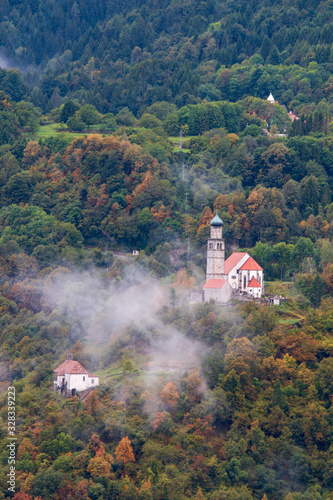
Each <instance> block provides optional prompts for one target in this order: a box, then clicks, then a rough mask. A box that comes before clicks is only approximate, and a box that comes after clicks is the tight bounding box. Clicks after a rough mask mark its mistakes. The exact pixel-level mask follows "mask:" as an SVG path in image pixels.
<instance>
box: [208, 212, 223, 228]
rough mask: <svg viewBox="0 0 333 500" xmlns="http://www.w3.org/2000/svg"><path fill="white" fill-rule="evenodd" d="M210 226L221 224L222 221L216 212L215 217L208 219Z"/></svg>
mask: <svg viewBox="0 0 333 500" xmlns="http://www.w3.org/2000/svg"><path fill="white" fill-rule="evenodd" d="M210 225H211V226H223V221H222V219H220V217H219V216H218V215H217V214H216V215H215V217H213V219H212V220H211V221H210Z"/></svg>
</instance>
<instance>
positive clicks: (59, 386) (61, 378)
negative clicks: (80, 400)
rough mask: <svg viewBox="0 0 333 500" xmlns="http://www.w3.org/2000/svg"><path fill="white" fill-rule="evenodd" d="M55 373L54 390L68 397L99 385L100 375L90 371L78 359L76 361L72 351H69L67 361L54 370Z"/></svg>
mask: <svg viewBox="0 0 333 500" xmlns="http://www.w3.org/2000/svg"><path fill="white" fill-rule="evenodd" d="M53 373H54V382H53V385H54V390H56V391H58V392H59V393H62V394H64V395H65V396H67V397H70V396H74V395H75V394H76V392H81V391H85V390H86V389H90V388H92V387H97V386H98V385H99V377H98V375H94V374H92V373H89V372H88V370H86V369H85V368H84V367H83V366H82V365H81V364H80V363H79V362H78V361H74V360H73V355H72V354H71V353H68V355H67V359H66V361H64V362H63V363H61V365H59V366H58V367H57V368H56V369H55V370H53Z"/></svg>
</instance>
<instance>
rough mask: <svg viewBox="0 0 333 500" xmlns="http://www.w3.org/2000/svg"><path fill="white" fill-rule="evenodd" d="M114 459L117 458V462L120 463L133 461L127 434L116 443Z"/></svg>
mask: <svg viewBox="0 0 333 500" xmlns="http://www.w3.org/2000/svg"><path fill="white" fill-rule="evenodd" d="M116 459H117V462H119V463H121V464H127V463H129V462H135V457H134V453H133V448H132V445H131V441H130V439H129V438H128V436H125V437H124V438H123V439H122V440H121V441H120V443H119V444H118V446H117V449H116Z"/></svg>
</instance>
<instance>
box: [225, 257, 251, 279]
mask: <svg viewBox="0 0 333 500" xmlns="http://www.w3.org/2000/svg"><path fill="white" fill-rule="evenodd" d="M244 255H246V252H234V253H232V254H231V255H230V257H228V258H227V260H226V261H225V263H224V272H225V274H229V273H230V271H231V270H232V269H233V268H234V267H235V266H237V264H238V262H239V261H240V260H241V259H242V258H243V257H244Z"/></svg>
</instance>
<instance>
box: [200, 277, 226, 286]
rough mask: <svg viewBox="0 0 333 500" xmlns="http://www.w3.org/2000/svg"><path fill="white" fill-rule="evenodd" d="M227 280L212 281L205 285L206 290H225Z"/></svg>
mask: <svg viewBox="0 0 333 500" xmlns="http://www.w3.org/2000/svg"><path fill="white" fill-rule="evenodd" d="M226 283H227V280H214V279H210V280H208V281H207V282H206V283H205V284H204V288H223V287H224V285H225V284H226Z"/></svg>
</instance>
